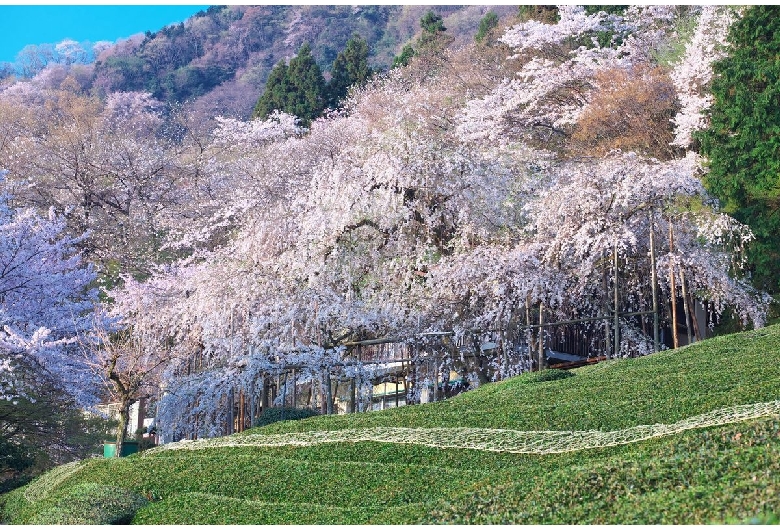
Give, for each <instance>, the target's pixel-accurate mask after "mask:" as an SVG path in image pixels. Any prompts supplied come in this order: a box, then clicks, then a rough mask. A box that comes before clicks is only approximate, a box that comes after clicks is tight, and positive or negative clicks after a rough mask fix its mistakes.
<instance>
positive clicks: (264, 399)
mask: <svg viewBox="0 0 780 530" xmlns="http://www.w3.org/2000/svg"><path fill="white" fill-rule="evenodd" d="M269 386H271V385H270V384H269V381H268V377H267V376H266V375H263V390H262V391H261V392H260V406H261V407H262V408H263V412H265V411H266V410H268V401H269V400H268V393H269V388H268V387H269Z"/></svg>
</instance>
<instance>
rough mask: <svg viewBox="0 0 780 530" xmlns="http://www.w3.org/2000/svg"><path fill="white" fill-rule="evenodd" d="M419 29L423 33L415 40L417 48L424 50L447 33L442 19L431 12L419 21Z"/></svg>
mask: <svg viewBox="0 0 780 530" xmlns="http://www.w3.org/2000/svg"><path fill="white" fill-rule="evenodd" d="M420 27H421V28H422V30H423V32H422V35H420V38H419V39H418V40H417V47H418V48H424V47H427V46H431V45H433V44H435V43H437V42H438V41H439V40H440V37H441V35H442V34H444V32H445V31H447V28H445V27H444V19H442V17H441V15H437V14H436V13H434V12H433V11H428V12H427V13H425V15H423V17H422V18H421V19H420Z"/></svg>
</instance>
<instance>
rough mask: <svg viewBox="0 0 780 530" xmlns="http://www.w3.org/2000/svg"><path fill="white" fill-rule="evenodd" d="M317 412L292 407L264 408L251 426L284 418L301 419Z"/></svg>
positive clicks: (266, 423)
mask: <svg viewBox="0 0 780 530" xmlns="http://www.w3.org/2000/svg"><path fill="white" fill-rule="evenodd" d="M318 414H319V413H318V412H317V411H316V410H314V409H298V408H292V407H274V408H269V409H267V410H264V411H263V413H262V414H260V416H258V417H257V419H256V420H255V422H254V425H253V427H263V426H265V425H270V424H271V423H275V422H277V421H284V420H302V419H304V418H311V417H312V416H317V415H318Z"/></svg>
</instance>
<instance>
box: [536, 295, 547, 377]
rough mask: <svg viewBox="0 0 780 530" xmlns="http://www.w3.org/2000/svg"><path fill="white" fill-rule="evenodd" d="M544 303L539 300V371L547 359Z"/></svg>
mask: <svg viewBox="0 0 780 530" xmlns="http://www.w3.org/2000/svg"><path fill="white" fill-rule="evenodd" d="M543 333H544V304H543V303H542V302H539V344H538V347H539V350H538V360H537V362H538V365H537V366H538V367H539V368H538V369H539V371H541V370H543V369H544V366H545V364H546V363H545V361H544V335H543Z"/></svg>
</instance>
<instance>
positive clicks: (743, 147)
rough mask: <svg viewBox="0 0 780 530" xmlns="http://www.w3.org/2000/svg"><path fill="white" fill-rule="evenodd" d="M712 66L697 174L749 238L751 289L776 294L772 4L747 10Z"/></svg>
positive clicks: (778, 68)
mask: <svg viewBox="0 0 780 530" xmlns="http://www.w3.org/2000/svg"><path fill="white" fill-rule="evenodd" d="M729 42H730V50H729V55H728V57H726V58H725V59H722V60H721V61H718V62H717V63H715V65H714V67H713V71H714V73H715V75H714V78H713V81H712V94H713V96H714V99H715V101H714V103H713V105H712V109H711V110H712V113H711V116H712V119H711V123H710V126H709V128H708V129H707V130H706V131H704V132H703V133H702V134H700V135H699V139H700V140H701V147H702V149H701V150H702V153H703V154H705V155H706V156H707V157H708V158H709V172H708V174H707V175H706V177H705V179H704V184H705V186H706V187H707V189H708V190H709V191H710V192H711V193H713V194H714V195H715V196H716V197H717V198H718V199H720V201H721V203H722V205H723V207H724V210H725V211H726V212H727V213H729V214H731V215H733V216H734V217H735V218H736V219H737V220H739V221H741V222H743V223H746V224H747V225H749V226H750V228H751V229H752V230H753V232H754V233H755V235H756V241H754V242H753V243H751V245H750V247H749V251H748V259H749V265H750V268H751V270H752V273H753V279H754V281H755V283H756V284H757V286H758V287H761V288H764V289H766V290H768V291H770V292H774V293H778V292H780V266H778V265H779V264H780V237H778V234H780V105H779V104H778V101H780V62H779V61H778V57H780V7H777V6H754V7H751V8H749V9H747V10H746V11H745V13H744V16H742V17H741V18H740V19H739V20H737V21H736V22H735V23H734V24H733V26H732V27H731V30H730V31H729Z"/></svg>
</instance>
